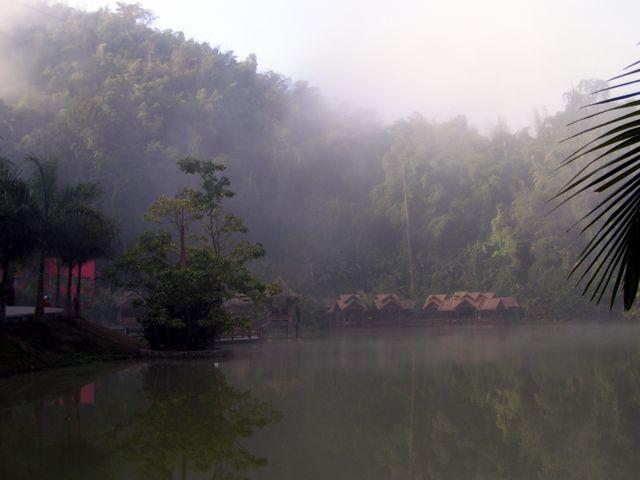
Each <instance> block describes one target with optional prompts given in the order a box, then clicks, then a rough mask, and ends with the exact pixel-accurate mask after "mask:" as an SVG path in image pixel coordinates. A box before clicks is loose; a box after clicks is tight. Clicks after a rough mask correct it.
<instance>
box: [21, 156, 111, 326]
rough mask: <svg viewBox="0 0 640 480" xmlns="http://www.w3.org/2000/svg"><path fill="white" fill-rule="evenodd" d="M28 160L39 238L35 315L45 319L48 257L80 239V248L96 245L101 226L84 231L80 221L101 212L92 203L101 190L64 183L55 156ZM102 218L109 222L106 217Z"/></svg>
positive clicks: (94, 187)
mask: <svg viewBox="0 0 640 480" xmlns="http://www.w3.org/2000/svg"><path fill="white" fill-rule="evenodd" d="M27 160H28V161H29V162H30V163H31V164H32V165H33V174H32V177H31V191H32V196H33V198H34V204H35V218H36V222H37V236H38V240H39V258H38V279H37V288H36V300H35V302H36V310H35V318H36V320H42V319H43V318H44V280H45V278H44V277H45V261H46V258H47V257H49V256H55V255H58V254H64V255H67V253H65V250H67V249H68V247H69V246H71V245H74V242H78V244H77V245H75V247H76V248H84V249H85V250H86V249H89V250H90V248H93V247H91V244H92V242H97V240H96V239H94V238H93V237H92V235H94V234H95V235H99V234H97V233H96V232H97V230H95V231H94V230H91V229H90V228H89V229H88V230H86V231H82V230H81V226H82V225H83V224H82V222H80V223H77V221H78V219H79V218H83V219H88V218H90V217H91V215H92V214H95V215H99V214H98V212H96V211H92V210H91V209H90V208H89V207H88V205H90V204H91V202H93V201H94V200H95V199H96V197H97V191H98V190H97V187H96V185H95V184H93V183H78V184H74V185H70V186H66V187H60V186H59V185H58V179H57V170H56V169H57V162H56V161H55V160H53V159H41V158H39V157H37V156H34V155H30V156H28V157H27ZM101 219H102V220H104V221H105V222H106V218H101ZM94 223H96V222H94ZM74 227H76V229H77V230H76V232H74V231H73V228H74ZM104 227H105V228H107V229H108V228H110V225H109V224H108V223H105V225H104ZM95 228H98V227H95ZM107 236H108V235H107ZM65 242H66V245H65ZM82 242H85V243H82ZM76 261H79V259H77V260H76ZM85 261H86V260H85ZM67 294H68V292H67ZM78 301H79V299H78Z"/></svg>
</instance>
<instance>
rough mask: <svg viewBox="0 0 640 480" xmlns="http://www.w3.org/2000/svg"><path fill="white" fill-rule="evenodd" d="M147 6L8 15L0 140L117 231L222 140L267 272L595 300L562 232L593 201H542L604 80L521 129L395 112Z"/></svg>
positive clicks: (139, 226)
mask: <svg viewBox="0 0 640 480" xmlns="http://www.w3.org/2000/svg"><path fill="white" fill-rule="evenodd" d="M151 18H152V17H151V15H150V14H149V13H148V12H146V11H144V10H142V9H141V8H140V7H138V6H121V7H120V8H119V9H118V10H117V11H115V12H109V11H99V12H94V13H87V12H82V11H78V10H74V9H71V8H69V7H65V6H60V5H58V6H41V7H39V9H38V11H33V12H31V13H30V19H29V20H28V21H23V22H20V24H19V25H17V26H15V27H13V28H11V27H8V30H3V31H2V33H1V34H0V35H1V37H0V52H2V55H3V57H2V58H3V64H4V65H5V66H6V67H7V68H4V69H3V85H2V86H0V93H1V94H2V96H3V100H2V103H0V137H1V138H0V153H1V154H2V155H4V156H7V157H10V158H12V159H20V158H22V157H24V155H25V154H27V153H35V154H38V155H44V156H54V157H57V158H58V159H59V162H60V177H61V179H62V180H63V181H68V182H78V181H86V180H95V181H97V182H98V183H99V184H100V186H101V188H102V190H103V192H104V195H103V202H104V204H103V207H104V208H105V209H106V211H107V212H108V213H109V214H110V215H111V216H113V217H114V218H115V219H116V221H117V222H118V224H119V226H120V229H121V232H122V234H123V238H124V240H123V241H124V242H125V243H127V242H130V241H131V240H132V239H134V238H135V236H137V235H138V234H139V233H140V232H142V231H143V230H144V229H146V228H149V226H148V224H145V222H144V221H143V219H142V215H143V213H144V212H145V211H146V209H147V208H148V206H149V205H150V204H151V203H152V202H153V201H154V200H155V199H156V198H157V197H158V196H159V195H160V194H167V195H172V194H174V193H175V192H176V191H177V190H178V189H179V188H180V187H181V186H183V185H184V184H185V182H186V181H187V180H186V178H185V177H184V176H183V175H182V174H181V173H180V172H179V171H178V169H177V167H176V161H177V160H178V159H179V158H182V157H184V156H192V157H197V158H214V157H217V156H220V155H222V156H224V158H225V163H226V165H227V167H228V170H227V173H228V175H229V177H230V179H231V182H232V188H233V189H234V190H235V191H236V193H237V195H236V196H235V197H234V199H233V201H232V202H231V208H232V209H233V211H234V213H237V214H238V215H240V216H241V217H243V218H244V219H245V220H246V224H247V226H248V228H249V230H250V234H251V237H252V239H253V240H258V241H260V242H262V243H263V245H264V246H265V248H266V251H267V255H266V257H265V259H264V260H262V261H261V263H260V264H258V265H256V269H257V270H258V273H260V274H261V275H263V276H264V277H265V278H266V279H273V278H275V277H276V276H277V275H281V276H282V277H283V278H285V279H286V280H287V282H288V283H289V284H290V285H291V286H292V287H293V288H295V289H296V290H299V291H302V292H306V293H313V294H317V295H330V294H335V293H338V292H344V291H354V290H359V289H363V290H365V291H368V292H373V291H394V292H397V293H400V294H403V295H406V296H409V295H411V296H415V297H421V296H422V295H423V294H425V293H430V292H431V293H435V292H451V291H453V290H463V289H464V290H493V291H495V292H497V293H500V294H505V295H507V294H508V295H517V296H518V297H519V298H520V299H521V300H522V303H523V304H524V306H525V307H526V308H527V310H528V311H529V313H532V314H534V315H540V316H544V317H566V316H581V315H583V314H585V312H587V311H589V312H591V314H593V312H594V309H593V308H587V305H588V300H586V299H583V298H582V297H580V292H579V291H576V290H574V289H573V287H572V285H571V284H570V283H569V282H567V280H566V275H567V273H568V271H569V270H570V267H571V265H572V263H573V262H574V260H575V258H576V256H577V254H578V253H579V251H580V248H581V246H582V245H583V244H584V243H583V240H582V239H576V238H575V236H571V235H567V233H566V229H567V228H568V227H569V226H570V225H572V224H573V223H574V222H575V221H576V220H577V219H578V218H580V215H581V213H583V212H585V211H586V208H587V206H588V205H587V203H586V202H588V201H589V198H581V199H580V201H579V202H572V203H570V204H568V206H566V207H564V208H562V209H560V210H558V211H556V212H555V213H553V214H550V215H545V214H546V213H547V212H548V211H549V210H550V209H551V207H552V206H553V204H550V203H548V200H549V199H550V198H551V197H552V196H553V195H554V194H555V193H557V191H558V190H559V188H560V187H561V186H562V185H563V183H564V182H566V181H567V180H568V179H569V178H571V176H572V175H573V174H575V173H576V171H577V168H578V166H571V167H569V168H566V169H563V170H560V171H556V168H557V167H558V166H559V165H560V162H561V160H562V159H563V158H564V157H565V156H567V155H568V154H570V153H571V152H572V151H573V150H575V148H577V146H578V145H579V144H578V143H575V142H572V141H569V142H565V143H559V141H560V140H561V139H562V138H564V137H566V136H568V135H569V134H571V133H572V130H571V129H570V128H567V127H566V124H567V123H569V122H570V121H572V120H575V119H576V118H577V116H578V113H577V109H578V107H579V106H580V105H582V104H584V103H586V94H587V93H589V92H591V91H592V90H594V89H595V88H594V86H595V85H596V84H595V83H594V82H583V83H581V84H580V87H579V88H578V89H576V90H573V91H572V92H570V93H569V94H567V96H566V108H565V110H564V111H563V112H560V113H557V114H555V115H553V116H541V117H539V119H538V120H537V122H536V124H535V125H534V126H533V127H532V128H531V129H530V130H528V131H520V132H517V133H510V132H509V131H508V129H506V128H496V129H495V130H494V131H493V132H491V133H490V134H489V135H482V134H480V133H478V131H476V130H475V129H474V128H473V127H471V126H470V125H469V124H468V123H467V122H466V120H465V119H464V118H463V117H458V118H454V119H452V120H450V121H446V122H433V121H429V120H427V119H425V118H423V117H421V116H419V115H417V114H416V115H414V116H411V117H410V118H406V119H403V120H400V121H398V122H396V123H394V124H392V125H385V124H383V123H381V122H380V121H378V120H376V119H375V117H374V116H372V115H370V114H367V113H361V112H353V111H343V110H339V109H336V108H334V107H331V106H330V103H328V102H327V101H326V100H325V99H323V97H322V96H321V94H320V93H319V92H318V91H317V90H315V89H314V88H312V87H310V86H309V85H307V84H306V83H304V82H294V81H292V80H290V79H288V78H287V77H285V76H283V75H280V74H277V73H272V72H262V70H259V69H258V60H257V59H256V58H255V57H254V56H250V57H249V58H247V59H245V60H239V59H237V58H236V57H235V56H234V54H233V53H232V52H224V51H220V50H219V49H217V48H215V47H212V46H210V45H207V44H204V43H198V42H195V41H193V40H190V39H187V38H185V36H184V35H183V34H182V33H180V32H171V31H159V30H157V29H155V28H154V27H153V25H152V22H151ZM18 59H20V60H18ZM581 142H582V141H581ZM405 207H408V208H405ZM409 252H411V254H410V253H409ZM412 272H413V275H412ZM412 276H413V277H414V279H413V284H414V286H413V291H412V288H411V286H412V280H411V277H412ZM603 311H604V310H600V312H603Z"/></svg>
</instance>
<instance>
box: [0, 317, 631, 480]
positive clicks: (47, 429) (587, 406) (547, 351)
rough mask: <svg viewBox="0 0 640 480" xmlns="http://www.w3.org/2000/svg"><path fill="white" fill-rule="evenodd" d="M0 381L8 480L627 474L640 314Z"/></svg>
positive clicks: (380, 334) (245, 348)
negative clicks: (619, 320)
mask: <svg viewBox="0 0 640 480" xmlns="http://www.w3.org/2000/svg"><path fill="white" fill-rule="evenodd" d="M231 348H232V349H233V351H234V355H233V357H232V358H231V359H229V360H225V361H221V362H219V363H218V362H216V361H213V360H211V361H202V360H200V361H156V362H144V363H118V362H114V363H106V364H102V365H99V366H95V365H94V366H84V367H78V368H70V369H60V370H53V371H48V372H42V373H37V374H33V375H23V376H17V377H12V378H9V379H5V380H0V415H1V422H0V478H2V479H65V480H66V479H84V480H86V479H90V480H98V479H170V478H174V479H181V478H189V479H236V478H249V479H279V480H294V479H295V480H308V479H318V480H320V479H322V480H329V479H331V480H334V479H335V480H341V479H363V480H364V479H366V480H371V479H398V480H402V479H446V480H454V479H455V480H464V479H581V480H584V479H603V478H607V479H626V478H629V479H631V478H634V479H635V478H637V476H638V472H640V454H639V453H638V452H640V326H635V325H626V324H623V325H620V324H612V325H608V324H585V325H568V326H549V325H547V326H519V327H513V328H473V327H462V328H456V329H436V328H432V329H423V328H406V329H397V330H392V329H377V330H376V329H372V330H363V331H356V330H345V331H338V332H336V331H334V332H327V333H326V334H318V335H315V336H312V337H311V336H310V337H308V338H303V339H299V340H289V341H287V340H272V341H264V342H262V343H255V344H251V345H236V346H233V347H231Z"/></svg>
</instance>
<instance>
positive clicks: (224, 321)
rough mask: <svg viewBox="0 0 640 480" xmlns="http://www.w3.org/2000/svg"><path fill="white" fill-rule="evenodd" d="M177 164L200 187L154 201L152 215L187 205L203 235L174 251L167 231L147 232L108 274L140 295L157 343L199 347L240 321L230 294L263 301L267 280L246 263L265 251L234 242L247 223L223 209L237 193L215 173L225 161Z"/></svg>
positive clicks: (145, 319)
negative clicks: (229, 307)
mask: <svg viewBox="0 0 640 480" xmlns="http://www.w3.org/2000/svg"><path fill="white" fill-rule="evenodd" d="M180 166H181V168H183V170H184V171H185V173H193V174H198V175H199V176H200V178H201V180H202V187H201V189H199V190H183V192H185V194H184V197H183V198H182V199H180V200H178V201H174V200H171V201H167V200H160V201H158V202H156V203H154V204H153V205H152V207H151V209H152V210H151V211H152V213H151V215H153V216H154V217H155V218H158V215H159V214H160V213H162V214H164V212H167V211H168V212H169V213H170V214H171V215H174V214H175V212H176V211H178V212H179V214H180V215H182V213H181V212H184V211H185V210H188V211H189V212H191V213H194V218H198V219H201V220H202V223H203V225H202V228H203V230H204V232H206V237H205V238H202V237H201V238H200V239H199V240H198V239H196V241H195V243H194V242H192V243H194V244H192V245H187V246H186V247H185V248H186V252H185V253H186V254H185V255H184V256H183V255H182V254H180V255H179V257H178V258H176V257H177V255H176V253H177V252H178V247H177V246H176V244H175V241H174V239H173V237H172V235H171V234H170V233H167V232H146V233H145V234H143V235H142V236H141V237H140V239H139V241H138V244H137V245H136V246H135V247H134V248H132V249H130V250H129V251H128V252H127V253H125V254H124V255H122V256H121V257H120V258H118V259H117V260H116V261H115V262H114V265H113V267H112V269H111V278H112V280H113V281H114V282H115V284H116V285H117V286H118V287H121V288H124V289H126V290H129V291H132V292H134V293H135V294H137V296H138V298H139V302H140V304H141V305H140V306H141V307H143V312H144V316H143V317H142V318H141V319H140V320H141V322H142V325H143V326H144V328H145V335H146V337H147V340H148V341H149V343H150V344H151V346H152V347H153V348H163V347H168V348H182V349H202V348H206V347H210V346H211V345H212V344H213V342H214V340H215V337H216V334H218V333H220V332H221V331H224V330H225V329H227V328H230V327H232V326H235V325H237V324H239V323H242V322H243V320H241V319H238V318H235V317H233V316H232V315H230V314H229V313H227V311H226V310H225V308H224V306H223V304H224V302H225V301H227V300H229V299H230V298H232V297H234V296H237V295H241V296H243V297H246V298H250V299H252V300H254V301H260V300H264V298H265V296H266V294H267V292H268V289H267V286H266V285H264V284H262V283H261V282H259V281H257V280H256V279H255V278H254V277H253V275H252V274H251V272H250V271H249V268H248V265H247V264H248V263H249V262H250V261H252V260H256V259H258V258H260V257H262V256H263V255H264V249H263V247H262V246H261V245H260V244H257V245H252V244H250V243H249V242H247V241H243V240H239V241H235V243H234V244H233V245H231V243H230V241H231V240H232V236H233V235H234V234H238V233H246V228H245V227H244V226H243V225H242V223H241V222H240V220H239V219H237V218H236V217H233V216H231V215H225V214H224V212H223V208H222V200H223V199H224V198H229V197H231V196H232V193H231V191H230V190H229V189H228V187H229V186H230V182H229V180H228V179H227V178H225V177H222V178H220V179H218V178H217V177H216V172H219V171H222V170H223V169H224V166H222V165H220V164H217V163H214V162H210V161H200V160H195V159H185V160H183V161H181V162H180ZM184 202H188V203H184ZM164 207H167V209H165V208H164ZM176 208H177V209H178V210H176ZM179 230H180V229H179V228H178V234H179V235H180V232H179ZM180 241H181V242H182V241H184V236H180ZM181 245H182V244H181ZM180 248H182V247H180Z"/></svg>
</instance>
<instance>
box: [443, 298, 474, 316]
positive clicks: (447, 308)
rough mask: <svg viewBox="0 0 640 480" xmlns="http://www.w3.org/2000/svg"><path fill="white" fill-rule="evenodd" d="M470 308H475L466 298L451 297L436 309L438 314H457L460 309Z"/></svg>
mask: <svg viewBox="0 0 640 480" xmlns="http://www.w3.org/2000/svg"><path fill="white" fill-rule="evenodd" d="M464 307H471V308H477V306H476V305H475V303H474V302H472V301H471V300H470V299H469V298H466V297H456V296H454V297H452V298H449V299H447V300H446V301H445V302H442V304H441V305H440V306H439V307H438V311H439V312H457V311H458V310H460V309H461V308H464Z"/></svg>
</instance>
